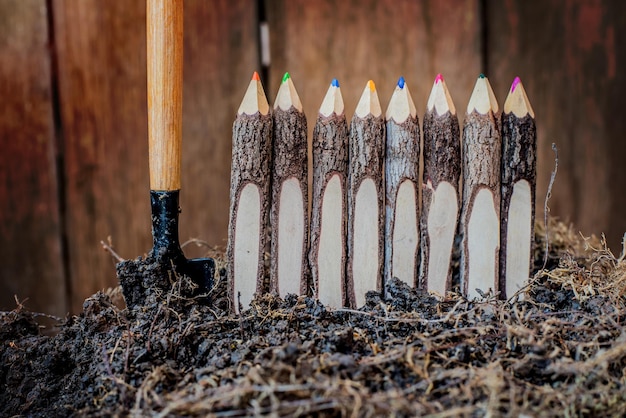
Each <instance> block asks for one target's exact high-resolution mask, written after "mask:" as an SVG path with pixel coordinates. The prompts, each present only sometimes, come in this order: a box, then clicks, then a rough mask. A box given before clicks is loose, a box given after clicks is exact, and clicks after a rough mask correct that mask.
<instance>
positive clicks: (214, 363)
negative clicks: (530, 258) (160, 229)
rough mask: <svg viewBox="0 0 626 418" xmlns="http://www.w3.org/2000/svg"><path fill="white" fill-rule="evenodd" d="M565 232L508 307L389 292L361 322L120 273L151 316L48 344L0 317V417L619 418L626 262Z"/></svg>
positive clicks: (62, 331)
mask: <svg viewBox="0 0 626 418" xmlns="http://www.w3.org/2000/svg"><path fill="white" fill-rule="evenodd" d="M560 228H561V230H560V235H558V236H555V237H553V238H552V241H551V242H552V243H553V245H552V247H551V251H550V257H549V264H550V265H551V267H550V269H548V270H546V271H544V272H542V273H539V274H537V275H536V277H535V279H534V280H533V282H532V284H531V286H530V289H529V292H528V295H527V296H526V297H525V299H524V300H523V301H512V302H511V303H507V302H505V301H498V300H496V299H495V298H489V299H486V300H484V301H481V302H470V301H467V300H465V299H463V298H462V297H459V296H454V295H451V297H449V298H448V299H446V300H445V301H438V300H437V299H435V298H433V297H431V296H429V295H428V294H426V293H424V292H421V291H417V290H414V289H410V288H408V287H406V286H405V285H404V284H403V283H401V282H399V281H397V280H394V281H391V282H390V283H389V284H388V287H387V295H388V296H387V297H386V298H385V297H383V296H382V295H381V294H379V293H376V292H370V293H369V294H368V297H367V304H366V306H365V307H363V308H361V309H359V310H347V309H344V310H327V309H326V308H325V307H324V306H323V305H321V304H320V303H318V302H316V301H315V300H313V299H311V298H308V297H296V296H289V297H287V298H286V299H285V300H281V299H280V298H277V297H274V296H272V295H264V296H262V297H260V298H257V299H256V300H255V301H254V302H253V304H252V308H251V309H249V310H247V311H244V312H243V313H242V315H241V316H235V315H232V314H227V312H228V311H229V306H228V302H227V299H226V297H225V295H226V286H225V278H224V277H223V275H222V277H221V280H220V281H219V283H218V287H217V288H216V289H214V292H213V294H212V295H211V298H212V301H213V303H212V304H211V305H209V306H204V305H202V304H199V303H198V301H197V300H196V299H195V298H193V297H191V296H189V295H193V294H194V289H193V284H192V283H191V282H190V281H189V280H188V279H186V278H182V279H181V278H176V277H169V275H167V272H163V271H161V272H159V271H157V270H158V265H155V264H154V263H151V261H154V260H143V261H141V262H140V263H138V262H137V261H133V262H126V263H124V264H123V265H122V266H120V268H121V270H120V273H121V274H122V283H123V284H124V286H125V293H126V292H127V291H128V290H129V286H135V285H140V283H141V281H140V278H141V277H144V278H145V276H146V275H148V276H151V280H156V281H154V282H153V283H160V284H159V285H155V286H154V288H156V289H158V291H152V292H151V291H145V289H144V290H141V291H139V293H135V294H137V295H139V294H141V297H142V298H145V300H146V303H145V304H143V305H139V306H136V307H134V308H132V309H127V308H122V307H120V306H123V303H122V302H121V295H120V290H119V288H118V289H116V290H113V291H110V292H108V293H102V292H99V293H97V294H95V295H93V296H92V297H91V298H89V299H87V300H86V301H85V303H84V305H83V312H82V313H81V314H80V315H78V316H72V317H69V318H66V319H65V320H63V321H61V322H60V323H59V324H58V328H57V329H56V331H57V333H56V334H55V335H53V336H47V335H43V333H42V330H41V329H40V327H39V325H38V318H37V315H36V314H33V313H30V312H28V311H26V310H25V309H24V308H23V307H20V306H18V307H17V308H16V309H15V310H14V311H12V312H2V313H0V359H1V360H0V415H2V416H15V415H23V416H45V417H54V416H85V415H89V416H120V415H121V416H125V415H133V416H183V415H184V416H207V415H212V416H224V417H237V416H250V415H272V416H295V415H322V416H381V415H392V414H393V415H396V416H413V415H430V414H432V415H434V416H441V417H443V416H483V415H492V416H501V415H512V416H520V415H522V414H526V415H528V416H563V415H569V416H622V415H624V414H626V387H625V385H626V332H625V331H626V329H625V328H624V325H623V323H624V321H625V320H626V303H625V302H626V301H625V300H624V291H625V289H626V262H624V261H623V260H621V259H616V258H615V257H613V256H612V254H611V253H610V252H608V251H607V250H606V249H604V247H602V246H598V247H597V248H596V249H594V248H589V249H587V250H586V251H584V250H583V249H582V247H584V246H585V245H586V244H587V245H588V244H589V243H590V242H584V241H583V240H581V239H579V238H578V237H576V235H575V234H572V233H571V231H569V230H568V229H567V228H565V227H560ZM555 229H557V228H555ZM568 234H569V235H568ZM572 237H573V238H572ZM559 240H561V241H563V242H560V241H559ZM542 245H543V243H542V242H541V237H539V242H538V246H537V248H538V251H537V257H536V258H537V259H538V260H543V252H542V251H541V248H542ZM538 264H543V263H542V262H540V261H538ZM151 266H152V267H151ZM155 269H156V270H155ZM222 274H223V271H222ZM155 275H157V276H158V277H157V279H154V277H155ZM125 280H126V281H125Z"/></svg>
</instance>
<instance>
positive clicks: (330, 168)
mask: <svg viewBox="0 0 626 418" xmlns="http://www.w3.org/2000/svg"><path fill="white" fill-rule="evenodd" d="M334 175H338V176H339V180H340V183H341V190H342V192H343V202H342V208H343V213H342V214H341V219H342V222H341V236H342V238H343V243H342V245H341V248H342V254H341V259H342V260H343V264H344V268H343V274H342V275H341V289H342V291H341V300H342V301H345V300H346V288H345V279H346V275H345V271H346V268H345V262H346V232H347V231H346V228H347V224H348V214H347V193H346V191H347V190H346V183H347V178H348V124H347V122H346V116H345V115H344V114H343V113H342V114H341V115H337V114H336V113H332V114H331V115H330V116H328V117H325V116H323V115H320V116H319V117H318V119H317V122H316V124H315V128H314V129H313V193H312V200H313V202H312V210H311V231H310V233H311V248H310V251H309V265H310V267H311V275H312V283H311V285H312V286H313V295H314V296H315V298H318V299H319V282H320V281H319V259H318V252H319V248H320V236H321V232H322V227H323V225H322V205H323V203H324V202H323V199H324V191H325V189H326V186H327V185H328V182H329V180H330V179H331V178H332V177H333V176H334Z"/></svg>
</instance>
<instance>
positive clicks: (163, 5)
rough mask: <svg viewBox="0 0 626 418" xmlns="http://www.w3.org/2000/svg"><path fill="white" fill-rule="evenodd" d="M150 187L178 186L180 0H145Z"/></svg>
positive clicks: (180, 52) (176, 188)
mask: <svg viewBox="0 0 626 418" xmlns="http://www.w3.org/2000/svg"><path fill="white" fill-rule="evenodd" d="M146 19H147V22H146V23H147V25H146V27H147V47H148V50H147V60H148V137H149V154H150V189H151V190H159V191H171V190H180V166H181V145H182V116H183V115H182V109H183V86H182V84H183V0H147V3H146Z"/></svg>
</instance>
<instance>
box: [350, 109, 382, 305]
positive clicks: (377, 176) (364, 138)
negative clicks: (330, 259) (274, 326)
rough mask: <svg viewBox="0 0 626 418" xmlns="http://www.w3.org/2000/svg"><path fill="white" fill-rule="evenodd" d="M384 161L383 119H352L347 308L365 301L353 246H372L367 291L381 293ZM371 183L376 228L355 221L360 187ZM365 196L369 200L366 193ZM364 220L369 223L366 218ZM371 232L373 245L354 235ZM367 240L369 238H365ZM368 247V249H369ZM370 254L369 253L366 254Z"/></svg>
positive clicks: (378, 117) (362, 278) (361, 255)
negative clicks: (374, 239)
mask: <svg viewBox="0 0 626 418" xmlns="http://www.w3.org/2000/svg"><path fill="white" fill-rule="evenodd" d="M384 159H385V120H384V118H383V116H382V115H379V116H374V115H372V114H368V115H367V116H365V117H363V118H360V117H357V116H356V115H355V116H354V117H353V118H352V121H351V123H350V135H349V145H348V268H347V276H346V280H347V285H346V293H347V295H348V298H347V301H346V302H347V305H348V306H350V307H353V308H355V307H357V304H359V303H360V305H359V307H360V306H362V305H363V301H364V300H365V294H364V293H363V294H359V295H357V294H356V293H357V291H358V290H357V287H358V288H362V287H363V286H357V285H356V284H355V283H356V282H357V281H359V282H361V283H362V282H364V281H365V279H366V278H369V277H360V276H358V275H357V274H356V272H355V270H356V267H358V269H359V270H363V268H362V266H361V265H358V266H357V265H356V264H355V258H357V257H358V258H359V260H360V259H361V258H362V257H363V254H359V253H358V250H356V249H355V246H356V245H360V246H367V247H370V246H372V245H373V246H376V247H377V250H378V251H377V254H376V251H374V252H372V253H373V254H371V255H374V256H377V258H378V261H377V262H376V261H374V265H376V266H377V271H376V272H375V273H374V275H375V281H376V287H375V288H373V289H368V291H369V290H378V291H380V290H382V286H383V277H382V276H383V257H384V239H383V238H384V232H385V211H384V207H385V203H384V202H385V200H384V199H385V198H384V184H383V170H384V168H383V162H384ZM368 180H370V181H372V182H373V187H374V188H375V197H376V198H377V208H376V209H377V212H378V219H377V222H378V224H377V225H361V224H359V222H358V220H356V221H355V218H356V216H357V215H358V214H357V213H356V210H355V209H356V206H357V199H358V195H359V193H360V192H361V188H362V186H363V184H364V183H365V182H366V181H368ZM367 197H370V195H369V194H368V195H367ZM372 203H373V202H372V201H367V202H365V205H366V206H367V207H370V208H372V207H373V204H372ZM365 220H366V221H367V220H369V218H368V217H366V218H365ZM363 229H368V230H369V229H373V230H375V231H377V237H378V240H377V242H366V243H359V242H357V241H358V239H357V238H356V237H355V235H359V236H361V234H360V232H361V231H360V230H363ZM368 237H369V235H368ZM370 248H371V247H370ZM367 255H370V254H367ZM365 273H366V274H367V275H368V276H371V275H372V274H371V271H367V272H365Z"/></svg>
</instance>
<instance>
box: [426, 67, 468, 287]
mask: <svg viewBox="0 0 626 418" xmlns="http://www.w3.org/2000/svg"><path fill="white" fill-rule="evenodd" d="M423 124H424V177H423V183H422V215H421V232H422V242H421V248H422V257H421V264H420V283H419V285H420V287H421V288H423V289H427V290H428V291H431V292H435V293H438V294H439V295H441V296H445V294H446V292H447V291H448V290H449V289H450V287H451V284H452V283H451V282H452V268H451V262H452V254H453V251H454V238H455V234H456V231H457V226H458V221H459V202H460V193H459V178H460V176H461V142H460V138H459V120H458V118H457V114H456V108H455V107H454V103H453V102H452V98H451V97H450V93H449V92H448V88H447V86H446V82H445V81H444V79H443V77H442V76H441V74H439V75H437V77H436V78H435V82H434V83H433V88H432V90H431V92H430V97H429V98H428V103H427V104H426V114H425V115H424V122H423Z"/></svg>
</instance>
